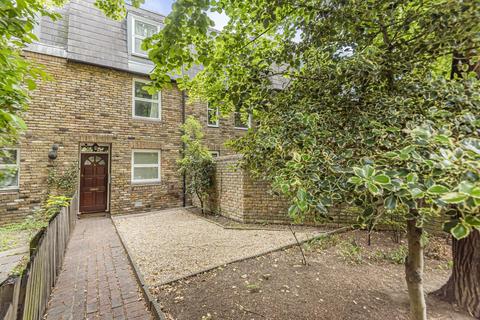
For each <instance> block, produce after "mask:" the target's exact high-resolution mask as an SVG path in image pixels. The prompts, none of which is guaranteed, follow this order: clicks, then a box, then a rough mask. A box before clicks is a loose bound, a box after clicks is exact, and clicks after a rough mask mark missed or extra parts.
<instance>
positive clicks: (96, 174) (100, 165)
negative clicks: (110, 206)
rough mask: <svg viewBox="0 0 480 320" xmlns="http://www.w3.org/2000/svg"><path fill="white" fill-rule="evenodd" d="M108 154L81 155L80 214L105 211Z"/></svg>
mask: <svg viewBox="0 0 480 320" xmlns="http://www.w3.org/2000/svg"><path fill="white" fill-rule="evenodd" d="M107 195H108V154H98V153H97V154H95V153H82V156H81V170H80V212H82V213H88V212H103V211H106V210H107Z"/></svg>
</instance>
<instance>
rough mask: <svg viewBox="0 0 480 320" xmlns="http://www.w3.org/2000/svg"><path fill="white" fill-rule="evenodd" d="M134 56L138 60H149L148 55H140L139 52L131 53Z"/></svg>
mask: <svg viewBox="0 0 480 320" xmlns="http://www.w3.org/2000/svg"><path fill="white" fill-rule="evenodd" d="M131 55H132V56H134V57H138V58H143V59H148V54H143V53H138V52H133V51H132V53H131Z"/></svg>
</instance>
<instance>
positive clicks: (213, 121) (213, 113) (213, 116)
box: [207, 109, 218, 126]
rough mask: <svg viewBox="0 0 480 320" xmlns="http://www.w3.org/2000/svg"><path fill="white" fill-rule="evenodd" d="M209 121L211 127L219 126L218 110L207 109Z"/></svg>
mask: <svg viewBox="0 0 480 320" xmlns="http://www.w3.org/2000/svg"><path fill="white" fill-rule="evenodd" d="M207 118H208V119H207V121H208V124H209V125H213V126H217V125H218V117H217V110H216V109H207Z"/></svg>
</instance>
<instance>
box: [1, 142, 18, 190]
mask: <svg viewBox="0 0 480 320" xmlns="http://www.w3.org/2000/svg"><path fill="white" fill-rule="evenodd" d="M4 150H15V151H16V152H17V162H16V164H0V169H9V168H17V185H15V186H11V187H0V190H2V191H3V190H18V189H19V188H20V149H18V148H5V149H4Z"/></svg>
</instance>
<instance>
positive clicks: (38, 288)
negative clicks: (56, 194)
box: [0, 195, 78, 320]
mask: <svg viewBox="0 0 480 320" xmlns="http://www.w3.org/2000/svg"><path fill="white" fill-rule="evenodd" d="M77 213H78V197H77V195H75V196H74V197H73V198H72V200H71V203H70V206H68V207H65V208H62V209H61V210H60V212H58V213H57V214H56V215H55V216H53V217H52V219H51V220H50V222H49V224H48V226H47V227H46V228H45V229H42V230H40V231H39V232H38V234H37V235H36V236H35V237H34V238H33V240H32V241H31V243H30V260H29V262H28V264H27V267H26V269H25V272H24V273H23V275H22V276H20V277H16V278H10V279H7V280H6V281H5V282H4V283H3V284H2V285H1V286H0V292H2V291H3V292H4V293H3V294H2V295H0V299H1V300H4V301H0V303H1V305H8V308H6V310H7V311H6V313H5V315H4V319H5V320H17V319H25V320H37V319H42V318H43V315H44V313H45V309H46V307H47V303H48V299H49V297H50V293H51V290H52V287H53V286H54V285H55V281H56V280H57V276H58V274H59V272H60V269H61V267H62V262H63V258H64V255H65V249H66V247H67V244H68V240H69V239H70V234H71V232H72V231H73V229H74V227H75V223H76V220H77ZM5 292H7V293H8V294H5ZM5 300H6V301H5ZM0 316H1V314H0Z"/></svg>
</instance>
